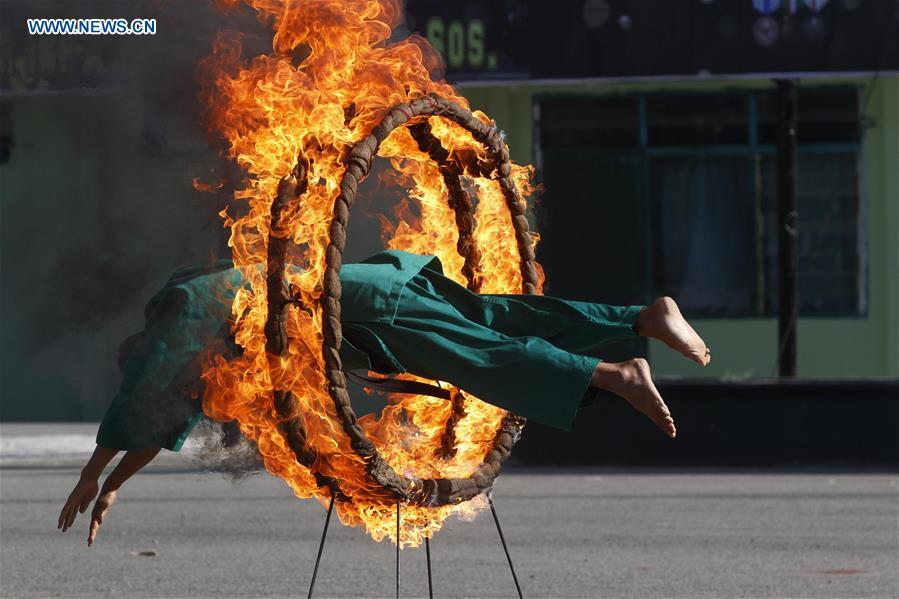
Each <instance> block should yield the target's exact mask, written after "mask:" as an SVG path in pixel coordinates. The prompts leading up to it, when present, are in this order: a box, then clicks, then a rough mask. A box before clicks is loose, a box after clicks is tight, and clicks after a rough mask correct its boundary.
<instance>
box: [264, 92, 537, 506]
mask: <svg viewBox="0 0 899 599" xmlns="http://www.w3.org/2000/svg"><path fill="white" fill-rule="evenodd" d="M430 116H442V117H445V118H447V119H449V120H451V121H453V122H454V123H457V124H458V125H460V126H462V127H464V128H465V129H466V130H468V131H469V132H471V134H472V135H473V136H474V137H475V139H477V140H478V141H479V142H481V143H482V144H484V147H485V149H486V150H487V153H488V156H489V157H490V159H491V163H488V165H486V166H484V165H478V164H477V163H476V162H471V163H468V164H467V165H466V164H465V163H458V164H457V163H455V162H453V161H452V160H450V159H449V158H450V155H449V152H447V151H446V149H445V148H443V146H442V145H440V140H438V139H437V138H436V137H434V135H433V134H432V133H431V128H430V126H429V124H428V118H429V117H430ZM406 124H407V126H408V127H409V128H410V131H411V133H412V135H413V137H414V138H415V140H416V141H417V142H418V145H419V147H420V148H421V149H422V150H423V151H425V152H427V153H428V155H429V156H430V157H431V158H432V159H434V160H435V161H436V162H437V163H438V165H439V168H440V172H441V174H442V176H443V178H444V181H445V182H446V186H447V188H448V189H449V190H450V195H449V204H450V206H451V207H452V209H453V211H454V213H455V216H456V223H457V226H458V228H459V242H458V245H457V248H458V251H459V253H460V255H461V256H462V257H463V258H464V260H465V267H464V272H465V275H466V278H467V279H468V288H469V289H472V290H473V291H477V290H478V288H479V287H480V279H479V278H478V277H477V276H476V273H477V271H478V270H479V269H478V267H479V260H480V254H479V252H478V250H477V245H476V244H475V242H474V240H473V239H472V237H471V232H472V230H473V215H472V203H471V199H470V198H469V196H468V193H467V192H466V191H465V190H464V189H463V187H462V184H461V182H460V173H461V172H464V171H466V166H468V169H467V170H468V172H471V171H474V172H475V173H477V174H478V175H481V176H486V175H489V174H491V173H492V172H496V173H497V175H498V180H499V183H500V187H501V188H502V190H503V195H504V197H505V199H506V203H507V205H508V207H509V210H510V213H511V214H512V219H511V220H512V225H513V228H514V231H515V236H516V241H517V245H518V251H519V253H520V255H521V275H522V281H523V285H522V287H523V292H524V293H536V291H537V284H538V282H537V269H536V267H535V265H534V251H533V245H532V242H531V238H530V232H529V231H528V222H527V219H526V218H525V216H524V212H525V208H526V204H525V203H524V201H523V200H522V199H521V197H520V195H519V193H518V189H517V187H516V186H515V182H514V181H513V180H512V178H511V165H510V164H509V150H508V148H507V147H506V144H505V143H503V141H502V138H501V137H500V134H499V132H498V131H497V130H496V127H495V126H493V125H489V126H488V125H485V124H484V123H482V122H481V121H480V120H478V119H477V118H475V117H474V116H473V115H472V114H471V112H470V111H469V110H467V109H464V108H462V107H460V106H459V105H457V104H455V103H453V102H450V101H448V100H445V99H443V98H441V97H439V96H433V95H429V96H424V97H422V98H420V99H417V100H413V101H412V102H409V103H404V104H399V105H397V106H394V107H393V108H392V109H391V110H389V111H388V112H387V115H386V116H385V117H384V118H383V119H382V120H381V122H380V123H379V124H378V125H377V126H376V127H375V128H374V129H373V131H372V133H371V134H369V135H368V136H367V137H366V138H365V139H363V140H362V141H360V142H358V143H357V144H356V145H354V146H353V147H352V149H351V150H350V151H349V153H348V158H347V167H346V171H345V173H344V175H343V178H342V180H341V182H340V195H339V196H338V197H337V201H336V202H334V210H333V215H332V217H331V226H330V241H329V243H328V247H327V251H326V252H325V261H326V267H325V275H324V293H323V295H322V297H321V303H320V305H321V311H322V322H323V324H324V327H323V337H324V344H323V346H322V355H323V359H324V363H325V372H326V376H327V379H328V393H329V394H330V396H331V399H332V400H333V402H334V407H335V409H336V410H337V415H338V417H339V420H340V423H341V425H342V427H343V431H344V433H346V435H347V436H348V437H349V438H350V445H351V447H352V448H353V450H354V451H355V452H356V453H357V454H358V455H359V457H360V458H362V459H363V460H364V461H365V463H366V466H367V470H368V474H369V476H371V477H372V479H374V480H375V481H376V482H377V483H378V484H379V485H381V486H382V487H383V488H384V489H385V490H386V491H388V492H389V493H390V494H391V495H392V496H393V498H394V499H401V500H404V501H407V502H409V503H411V504H414V505H427V506H441V505H447V504H456V503H461V502H463V501H467V500H469V499H471V498H473V497H475V496H476V495H479V494H481V493H482V492H484V491H485V490H487V489H488V488H489V487H490V486H491V485H492V484H493V481H494V479H495V478H496V476H497V475H498V474H499V470H500V467H501V465H502V462H503V461H504V460H505V459H506V457H507V456H508V455H509V452H510V451H511V449H512V445H513V444H514V443H515V440H516V438H517V436H518V434H519V432H520V431H521V428H522V427H523V426H524V419H522V418H520V417H518V416H514V415H512V414H507V415H506V416H505V417H504V418H503V420H502V424H501V426H500V428H499V430H498V431H497V433H496V436H495V438H494V441H493V448H492V449H491V451H490V452H489V453H488V454H487V456H486V458H485V459H484V461H483V462H482V463H481V464H480V466H478V468H477V470H476V471H475V473H474V474H472V475H471V476H467V477H458V478H439V479H437V478H429V479H410V478H408V477H406V476H403V475H401V474H398V473H397V472H396V471H395V470H394V469H393V468H392V467H391V466H390V464H388V463H387V462H386V461H385V460H384V459H383V458H382V457H381V456H380V455H379V454H378V450H377V448H376V447H375V445H374V444H373V443H372V442H371V441H370V440H369V439H368V437H367V436H366V434H365V431H364V430H363V429H362V427H360V426H359V424H358V423H357V419H356V415H355V414H354V413H353V408H352V405H351V403H350V397H349V394H348V393H347V390H346V376H345V374H344V373H343V367H342V363H341V359H340V354H339V353H338V352H339V350H340V344H341V325H340V293H341V288H340V277H339V272H340V266H341V264H342V259H343V250H344V247H345V245H346V226H347V222H348V220H349V214H350V208H351V207H352V205H353V202H354V201H355V198H356V191H357V189H358V186H359V183H360V181H361V180H362V179H363V178H364V177H365V176H366V175H367V174H368V173H369V171H370V169H371V162H372V159H373V158H374V157H375V156H376V155H377V152H378V148H379V147H380V145H381V142H382V141H384V139H386V138H387V136H388V135H390V133H391V132H392V131H393V130H394V129H396V128H397V127H401V126H403V125H406ZM306 176H307V163H306V162H305V161H304V160H302V159H301V160H300V162H299V163H298V164H297V166H296V167H295V168H294V171H293V173H292V174H291V175H290V176H288V177H285V178H284V179H283V180H282V182H281V186H280V188H279V193H278V198H277V200H276V201H275V203H274V204H273V205H272V221H271V222H272V227H273V229H274V228H277V227H278V223H279V220H280V215H281V213H282V212H283V211H284V210H285V209H289V207H290V204H291V203H292V202H299V201H300V200H301V197H302V194H303V192H304V191H305V190H306V189H307V182H306ZM270 239H272V241H270V242H269V251H268V255H269V262H268V268H269V270H268V285H269V292H268V310H269V319H268V323H267V325H266V329H265V330H266V338H267V348H268V349H269V351H270V352H271V353H272V354H274V355H275V356H283V355H285V354H286V352H287V340H288V333H287V326H286V318H285V314H284V313H285V311H286V310H287V308H288V306H290V305H291V303H295V302H296V301H298V300H297V298H292V297H290V296H288V295H287V290H286V289H285V286H284V285H283V284H282V283H281V281H285V280H286V268H287V266H286V261H285V256H286V252H285V246H286V239H284V238H280V239H279V238H271V237H270ZM273 394H274V397H275V407H276V410H277V411H278V412H279V413H281V414H284V415H288V414H291V413H293V412H294V411H295V406H294V403H295V402H294V400H293V397H292V394H291V392H290V391H284V390H275V391H273ZM460 397H461V394H460V393H457V394H456V395H455V398H454V399H453V401H454V403H455V404H456V405H455V408H456V409H454V411H453V416H451V418H450V419H449V420H448V421H447V425H446V428H445V430H444V438H443V441H442V442H441V446H442V447H447V446H448V447H452V446H453V445H454V443H453V442H452V437H453V436H454V434H455V424H456V422H457V419H456V420H454V419H453V417H454V416H456V415H457V414H459V409H458V408H459V406H460V404H461V402H460V401H459V399H457V398H460ZM283 428H284V431H285V434H286V436H287V439H288V442H289V443H290V447H291V449H292V450H293V452H294V454H295V455H296V458H297V461H298V462H300V463H301V464H303V465H305V466H307V467H310V468H314V467H315V460H316V455H315V453H314V452H313V451H310V450H309V448H308V447H307V445H306V433H305V430H304V429H303V422H302V419H301V418H300V417H298V416H294V417H292V418H290V419H289V420H287V421H286V422H285V423H284V425H283ZM316 477H317V480H318V482H319V484H321V485H323V486H327V487H328V488H330V490H331V492H332V493H334V494H336V495H338V496H340V495H344V494H343V493H342V492H341V490H340V481H338V480H335V479H334V478H332V477H327V476H325V475H323V474H321V473H320V472H316Z"/></svg>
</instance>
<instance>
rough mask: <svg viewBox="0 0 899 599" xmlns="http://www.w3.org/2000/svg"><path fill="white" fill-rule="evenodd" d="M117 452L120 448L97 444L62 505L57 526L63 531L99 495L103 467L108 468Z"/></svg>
mask: <svg viewBox="0 0 899 599" xmlns="http://www.w3.org/2000/svg"><path fill="white" fill-rule="evenodd" d="M117 453H119V450H118V449H110V448H108V447H103V446H102V445H97V447H96V449H94V453H93V454H92V455H91V457H90V459H89V460H88V461H87V464H85V465H84V468H82V469H81V477H80V478H79V479H78V483H77V484H76V485H75V488H74V489H72V492H71V493H70V494H69V498H68V499H67V500H66V504H65V505H64V506H62V510H61V511H60V512H59V522H58V523H57V526H56V527H57V528H58V529H60V530H62V532H65V531H67V530H68V529H69V528H71V526H72V524H73V523H74V522H75V517H76V516H78V513H79V512H81V513H82V514H83V513H84V512H85V511H87V508H88V506H89V505H90V504H91V501H93V499H94V497H96V496H97V493H98V491H99V489H100V487H99V483H98V481H99V480H100V475H101V474H102V473H103V469H104V468H106V465H107V464H109V462H110V461H112V458H114V457H115V456H116V454H117Z"/></svg>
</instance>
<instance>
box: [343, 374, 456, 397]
mask: <svg viewBox="0 0 899 599" xmlns="http://www.w3.org/2000/svg"><path fill="white" fill-rule="evenodd" d="M344 372H345V373H346V375H347V376H348V377H349V379H350V380H351V381H353V382H354V383H356V384H357V385H360V386H362V387H368V388H369V389H374V390H375V391H383V392H384V393H408V394H410V395H430V396H431V397H439V398H440V399H447V400H448V399H449V398H450V390H449V389H444V388H443V387H438V386H437V385H430V384H428V383H420V382H418V381H405V380H402V379H389V378H380V377H371V376H362V375H361V374H356V373H354V372H350V371H348V370H347V371H344Z"/></svg>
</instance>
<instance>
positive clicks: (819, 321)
mask: <svg viewBox="0 0 899 599" xmlns="http://www.w3.org/2000/svg"><path fill="white" fill-rule="evenodd" d="M834 83H851V84H855V85H861V86H866V87H867V86H873V87H871V89H870V94H869V99H868V102H867V107H866V108H865V113H866V116H867V117H868V118H869V119H871V121H872V127H871V128H870V129H868V130H867V131H866V134H865V139H864V146H863V152H864V156H863V164H864V172H863V178H864V180H863V181H862V186H861V189H862V194H863V201H865V202H867V209H868V223H867V229H868V268H869V289H868V292H869V310H868V316H867V317H866V318H802V319H800V321H799V324H798V331H797V334H798V350H797V351H798V359H799V363H798V375H799V376H801V377H825V378H826V377H834V378H838V377H899V240H897V235H899V174H897V166H899V77H897V76H895V75H893V76H880V77H878V78H876V79H875V80H873V81H872V79H871V78H870V77H865V78H832V79H826V80H825V79H818V80H815V82H814V84H816V85H817V84H834ZM806 84H810V83H806ZM772 85H773V84H772V83H771V82H770V81H767V80H727V81H724V80H721V81H696V82H664V83H660V82H639V83H583V84H576V85H571V84H566V85H531V84H526V85H514V84H512V85H510V84H502V85H497V86H481V85H470V86H462V91H463V93H464V95H465V96H466V97H468V99H469V100H470V102H471V106H472V108H476V109H480V110H483V111H484V112H486V113H487V114H489V115H490V116H491V117H492V118H494V119H495V120H496V122H497V123H498V124H499V126H500V127H501V128H502V129H503V130H504V131H505V132H506V136H507V140H508V142H509V145H510V148H511V152H512V157H513V159H514V160H516V161H518V162H530V163H533V162H534V159H535V154H534V144H533V127H534V110H535V105H534V97H535V96H536V95H538V94H544V93H554V94H560V93H576V94H585V93H595V94H605V93H613V92H624V91H629V92H634V91H645V90H654V91H664V90H692V91H711V90H714V89H733V88H766V87H771V86H772ZM866 91H868V90H866ZM801 135H802V132H801V131H800V138H801ZM694 324H695V325H696V328H697V329H698V330H699V331H700V333H701V334H702V335H703V336H704V338H705V340H706V342H707V343H708V345H709V347H710V348H711V350H712V355H713V360H712V364H711V365H710V366H709V367H708V368H706V369H704V370H700V369H698V367H694V366H693V365H692V364H690V363H689V362H686V361H685V360H683V359H682V358H681V357H680V356H679V355H677V354H675V353H674V352H672V351H670V350H669V349H668V348H666V347H664V346H662V345H661V344H658V343H655V342H652V344H651V347H650V359H651V361H652V363H653V367H654V369H655V372H656V374H662V375H670V376H690V377H694V376H708V377H726V378H735V379H739V378H746V377H770V376H773V375H775V374H776V359H777V322H776V320H774V319H768V318H750V319H740V320H721V319H696V320H695V322H694Z"/></svg>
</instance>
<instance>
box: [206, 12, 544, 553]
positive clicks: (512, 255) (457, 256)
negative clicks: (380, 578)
mask: <svg viewBox="0 0 899 599" xmlns="http://www.w3.org/2000/svg"><path fill="white" fill-rule="evenodd" d="M247 1H248V3H249V4H251V5H253V6H254V8H256V9H257V10H258V11H259V12H260V17H261V18H262V17H265V18H271V20H272V21H273V22H274V26H275V29H276V34H275V39H274V41H275V44H274V45H275V51H276V52H275V53H274V54H272V55H265V56H259V57H256V58H254V59H252V60H251V61H244V60H243V59H242V58H241V57H240V47H239V42H238V41H236V40H235V39H234V38H228V37H227V36H224V37H221V38H220V39H219V40H218V41H217V44H216V52H215V53H214V55H213V56H212V57H211V58H210V60H209V61H208V64H206V65H205V67H206V70H207V71H208V72H211V73H212V74H213V76H214V82H213V83H212V85H210V86H209V88H208V89H206V90H205V91H204V97H205V99H206V101H207V103H208V105H209V113H210V118H211V125H212V126H213V127H214V128H216V129H219V130H220V131H222V132H223V133H224V135H225V137H226V138H227V139H228V141H229V142H230V145H231V147H230V153H231V155H232V156H233V157H234V158H235V159H237V161H238V162H239V163H240V164H241V165H242V166H244V167H245V168H246V169H247V171H248V174H249V177H248V179H247V182H246V187H245V188H244V189H241V190H238V192H237V193H236V194H235V196H236V198H238V199H242V200H246V201H247V203H248V206H249V210H248V212H247V213H246V214H244V215H242V216H240V217H237V218H235V217H231V216H230V215H228V214H226V213H225V212H223V213H222V214H223V216H224V217H225V222H226V226H228V227H230V229H231V239H230V242H229V244H230V245H231V246H232V249H233V255H234V264H235V267H236V268H239V269H241V270H242V271H243V274H244V279H245V280H246V281H248V283H249V288H248V289H247V288H242V289H239V290H237V293H236V296H235V300H234V304H233V306H232V314H233V316H234V321H235V325H234V335H235V340H236V342H237V343H238V344H239V345H240V346H241V347H242V348H243V353H242V355H241V356H238V357H236V358H232V359H230V360H226V359H225V358H224V357H222V356H215V357H213V358H212V359H211V360H210V362H209V364H208V365H207V367H206V368H205V371H204V379H205V380H206V383H207V390H206V393H205V395H204V398H203V408H204V411H205V412H206V414H207V415H208V416H210V417H211V418H213V419H216V420H237V421H238V422H239V424H240V428H241V431H242V432H243V433H244V435H246V436H247V437H248V438H250V439H252V440H253V441H255V443H256V444H257V446H258V448H259V452H260V454H261V456H262V458H263V461H264V464H265V467H266V469H267V470H268V471H269V472H271V473H272V474H275V475H277V476H279V477H280V478H282V479H284V480H285V482H287V483H288V484H289V485H290V486H291V488H292V489H293V491H294V493H295V494H296V495H297V496H298V497H317V498H319V499H320V500H322V501H326V500H329V499H330V500H333V501H336V502H337V503H336V505H337V512H338V515H339V517H340V519H341V521H343V522H344V523H345V524H348V525H355V524H362V525H364V526H365V528H366V530H367V531H368V532H369V534H370V535H371V536H372V537H373V538H374V539H376V540H381V539H383V538H384V537H390V538H392V539H395V540H396V542H397V543H398V546H399V545H412V546H417V545H419V544H420V543H422V542H423V541H426V540H427V539H428V538H429V537H431V536H432V535H433V534H434V533H435V532H436V531H437V530H439V529H440V527H441V526H442V523H443V521H444V520H445V519H446V518H447V517H448V516H450V515H452V514H459V513H461V514H471V513H474V512H475V511H477V510H479V509H482V508H485V507H487V505H488V502H487V500H486V497H485V494H484V492H485V491H487V490H489V489H490V488H491V487H492V485H493V482H494V480H495V479H496V477H497V476H498V474H499V471H500V467H501V465H502V463H503V461H504V460H505V459H506V458H507V457H508V455H509V452H510V450H511V449H512V446H513V445H514V443H515V441H516V440H517V438H518V436H519V435H520V432H521V429H522V427H523V426H524V419H522V418H520V417H518V416H515V415H513V414H509V413H507V412H505V411H504V410H502V409H500V408H496V407H494V406H491V405H489V404H487V403H484V402H482V401H480V400H479V399H477V398H475V397H472V396H468V395H463V394H462V393H461V392H460V391H459V390H458V389H452V390H450V391H449V396H450V401H446V400H443V399H435V398H434V397H428V396H424V395H416V394H410V393H408V392H404V393H394V394H391V395H390V397H389V402H388V405H387V406H385V408H384V409H383V410H382V411H381V413H380V414H379V415H366V416H364V417H362V418H357V417H356V415H355V414H354V412H353V409H352V406H351V403H350V398H349V394H348V392H347V388H346V381H347V377H346V374H345V373H344V372H343V370H342V368H343V365H342V363H341V358H340V355H339V350H340V346H341V342H342V332H341V324H340V295H341V287H340V279H339V271H340V267H341V263H342V260H343V251H344V247H345V244H346V239H347V225H348V222H349V216H350V209H351V207H352V206H353V203H354V201H355V199H356V195H357V191H358V188H359V185H360V182H361V181H362V180H363V179H364V178H365V177H366V176H367V175H368V174H369V172H370V170H371V166H372V161H373V159H374V158H375V157H376V156H382V157H385V158H387V159H389V160H390V161H391V163H392V165H393V167H394V169H396V170H397V171H398V172H399V173H400V176H401V177H402V180H403V182H404V183H406V184H408V188H409V195H410V197H411V198H413V199H415V200H417V201H418V202H419V205H420V208H421V218H420V219H417V222H410V219H406V218H403V217H402V215H400V217H401V218H400V222H399V224H398V225H396V226H395V227H393V228H392V229H391V230H388V231H386V232H387V233H388V234H389V235H388V236H389V241H388V245H389V246H390V247H392V248H395V249H404V250H408V251H412V252H417V253H421V254H433V255H437V256H438V257H439V258H440V260H441V262H442V263H443V264H444V269H445V274H446V275H447V276H448V277H450V278H453V279H454V280H456V281H457V282H459V283H463V284H466V285H467V286H468V288H469V289H470V290H472V291H475V292H480V291H483V292H485V293H539V292H540V288H541V282H542V281H541V279H542V272H541V270H540V268H539V265H537V263H536V262H535V260H534V247H535V244H536V241H537V236H536V235H535V234H532V233H531V232H529V230H528V221H527V218H526V217H525V211H526V208H527V204H526V202H525V201H524V199H523V195H524V194H526V193H528V192H529V191H530V187H529V183H528V181H529V178H530V175H531V169H530V167H527V166H520V165H516V164H514V163H512V162H511V160H510V157H509V150H508V147H507V146H506V144H505V142H504V139H503V135H502V133H501V132H500V131H498V129H497V127H496V125H495V123H493V121H491V120H490V119H489V118H487V117H486V115H484V114H483V113H480V112H472V111H470V110H469V109H468V108H467V102H466V101H465V99H464V98H462V97H461V96H459V95H458V94H457V93H456V92H455V90H453V89H452V88H451V87H450V86H449V85H447V84H446V83H441V82H434V81H432V80H431V79H430V77H429V76H428V69H427V67H426V66H425V62H426V61H427V60H428V57H427V55H426V53H427V52H428V51H429V47H428V46H427V45H426V42H423V41H422V40H404V41H402V42H399V43H396V44H391V45H385V42H386V40H387V39H388V38H389V36H390V28H391V26H392V25H393V24H395V23H396V22H397V21H398V19H399V16H400V13H399V6H398V4H397V3H396V2H394V1H393V0H382V1H380V2H379V1H375V0H333V1H332V0H316V1H315V2H309V3H298V4H291V3H283V4H282V3H279V2H264V3H262V2H259V3H257V2H256V1H255V0H247ZM301 46H304V47H305V48H306V49H307V50H308V52H307V55H306V58H304V59H303V60H302V61H301V64H300V65H299V66H297V65H296V64H295V60H296V59H295V56H296V52H297V49H298V48H299V47H301ZM285 173H288V174H287V175H285ZM469 181H470V183H469ZM470 189H474V190H475V194H474V195H475V196H476V197H475V198H474V199H473V197H472V196H471V195H470V194H469V191H468V190H470ZM400 376H401V378H405V379H408V378H410V377H409V375H400ZM411 378H413V379H414V377H411ZM407 382H412V381H407ZM399 503H402V504H404V505H405V507H404V508H403V518H402V526H400V523H399V521H398V520H396V512H395V510H396V509H398V508H397V505H398V504H399ZM332 505H333V504H332ZM394 525H396V526H394Z"/></svg>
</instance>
